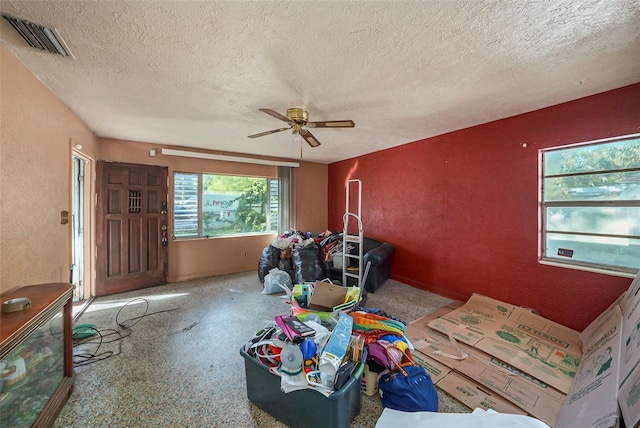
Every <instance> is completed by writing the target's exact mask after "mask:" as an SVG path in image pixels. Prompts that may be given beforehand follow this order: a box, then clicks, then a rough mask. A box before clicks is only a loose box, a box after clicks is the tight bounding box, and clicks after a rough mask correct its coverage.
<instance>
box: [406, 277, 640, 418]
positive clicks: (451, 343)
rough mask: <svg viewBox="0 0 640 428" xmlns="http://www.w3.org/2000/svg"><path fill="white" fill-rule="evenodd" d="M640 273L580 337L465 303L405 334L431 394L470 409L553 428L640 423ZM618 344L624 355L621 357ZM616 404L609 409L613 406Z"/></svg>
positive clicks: (496, 305) (487, 301) (492, 306)
mask: <svg viewBox="0 0 640 428" xmlns="http://www.w3.org/2000/svg"><path fill="white" fill-rule="evenodd" d="M639 290H640V274H638V276H637V277H636V279H635V280H634V281H633V283H632V284H631V287H630V288H629V290H628V291H627V292H626V293H625V294H623V296H621V297H620V299H618V301H616V302H615V303H614V304H613V305H612V306H611V307H610V308H609V309H608V310H607V311H605V312H604V313H603V314H602V315H601V316H600V317H598V318H597V319H596V320H594V322H593V323H592V324H591V325H589V327H588V328H586V329H585V330H584V331H583V332H582V333H578V332H577V331H574V330H571V329H569V328H567V327H564V326H562V325H559V324H557V323H554V322H552V321H550V320H547V319H545V318H543V317H541V316H539V315H537V314H535V313H533V312H532V311H531V310H529V309H526V308H520V307H515V306H513V305H510V304H508V303H506V302H501V301H499V300H495V299H491V298H488V297H485V296H480V295H473V296H472V297H471V298H470V299H469V300H468V301H467V302H466V303H464V304H462V305H457V304H456V305H453V306H449V307H444V308H441V309H439V310H437V311H435V312H434V313H432V314H429V315H427V316H425V317H423V318H420V319H418V320H416V321H414V322H412V323H410V324H409V325H408V326H407V333H406V335H407V337H408V338H409V339H410V340H411V341H412V342H413V344H414V346H415V348H416V352H414V356H415V358H416V360H417V362H418V363H420V364H422V365H423V366H424V367H425V368H426V369H427V371H428V372H429V373H430V375H431V377H432V378H433V381H434V383H435V384H436V386H438V387H440V388H441V389H442V390H444V391H446V392H448V393H449V394H451V395H453V396H454V397H456V398H458V399H459V400H461V401H462V402H463V403H465V404H467V405H468V406H469V407H471V408H475V407H480V408H483V409H488V408H492V409H494V410H496V411H498V412H503V413H520V414H529V415H531V416H534V417H536V418H538V419H539V420H541V421H543V422H545V423H547V424H548V425H550V426H552V427H563V428H565V427H567V428H573V427H575V428H577V427H594V428H595V427H599V428H609V427H615V426H617V424H618V423H619V421H620V416H619V408H618V402H619V407H620V409H621V410H622V415H624V419H625V422H626V425H627V427H634V426H635V425H636V424H638V420H639V418H640V416H638V415H640V379H639V378H640V367H639V365H640V292H639ZM623 345H624V351H623ZM616 399H617V401H616Z"/></svg>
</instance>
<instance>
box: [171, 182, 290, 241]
mask: <svg viewBox="0 0 640 428" xmlns="http://www.w3.org/2000/svg"><path fill="white" fill-rule="evenodd" d="M277 190H278V180H277V179H270V178H264V177H251V176H237V175H215V174H200V173H187V172H176V173H174V175H173V239H182V238H208V237H213V236H228V235H240V234H248V233H266V232H277V225H278V221H277V215H278V194H277ZM274 192H276V194H275V195H274V194H273V193H274ZM273 216H275V217H276V218H275V219H273Z"/></svg>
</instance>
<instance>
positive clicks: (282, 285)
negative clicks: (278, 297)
mask: <svg viewBox="0 0 640 428" xmlns="http://www.w3.org/2000/svg"><path fill="white" fill-rule="evenodd" d="M291 288H293V284H292V283H291V277H290V276H289V274H288V273H286V272H285V271H283V270H280V269H278V268H273V269H271V270H270V271H269V273H268V274H266V275H265V277H264V288H263V289H262V294H274V293H281V292H283V291H287V290H290V289H291Z"/></svg>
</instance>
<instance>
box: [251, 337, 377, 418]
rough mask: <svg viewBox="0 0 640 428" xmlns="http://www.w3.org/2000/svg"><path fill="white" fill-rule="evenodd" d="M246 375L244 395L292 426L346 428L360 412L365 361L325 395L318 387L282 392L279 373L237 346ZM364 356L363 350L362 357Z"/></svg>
mask: <svg viewBox="0 0 640 428" xmlns="http://www.w3.org/2000/svg"><path fill="white" fill-rule="evenodd" d="M240 355H242V357H243V358H244V360H245V362H244V368H245V373H246V378H247V398H249V401H251V402H252V403H253V404H255V405H256V406H258V407H260V408H261V409H262V410H264V411H265V412H267V413H269V414H270V415H271V416H273V417H274V418H276V419H277V420H279V421H280V422H283V423H285V424H287V425H288V426H290V427H291V428H297V427H300V428H341V427H344V428H349V426H350V425H351V421H352V420H353V418H355V417H356V416H357V415H358V414H359V413H360V378H361V377H362V371H363V370H364V364H365V363H364V362H360V363H359V367H358V368H357V370H355V372H354V374H353V375H352V376H351V378H350V379H349V380H348V381H347V383H346V384H344V386H343V387H342V388H341V389H340V390H339V391H336V392H334V393H333V394H331V395H330V396H329V397H325V396H324V395H322V394H321V393H319V392H318V391H315V390H312V389H304V390H300V391H293V392H289V393H286V394H285V393H284V392H282V390H281V389H280V377H279V376H276V375H274V374H272V373H270V372H269V369H268V368H267V367H266V366H265V365H264V364H262V363H260V362H259V361H257V360H256V359H255V358H253V357H252V356H250V355H249V354H247V353H246V352H245V349H244V348H241V349H240ZM365 360H366V351H365V355H363V361H365Z"/></svg>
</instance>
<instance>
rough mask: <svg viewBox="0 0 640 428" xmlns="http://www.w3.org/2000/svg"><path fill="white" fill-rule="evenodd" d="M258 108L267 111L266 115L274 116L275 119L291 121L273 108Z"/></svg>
mask: <svg viewBox="0 0 640 428" xmlns="http://www.w3.org/2000/svg"><path fill="white" fill-rule="evenodd" d="M259 110H260V111H261V112H264V113H267V114H268V115H271V116H273V117H275V118H276V119H280V120H282V121H284V122H287V123H291V121H290V120H289V118H288V117H287V116H283V115H281V114H280V113H278V112H277V111H275V110H271V109H269V108H261V109H259Z"/></svg>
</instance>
